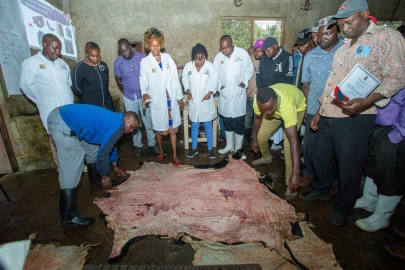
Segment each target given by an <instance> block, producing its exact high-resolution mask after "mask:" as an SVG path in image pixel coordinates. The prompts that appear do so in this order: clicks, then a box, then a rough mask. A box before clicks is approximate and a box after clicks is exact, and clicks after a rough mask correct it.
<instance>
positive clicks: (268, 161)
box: [252, 158, 271, 166]
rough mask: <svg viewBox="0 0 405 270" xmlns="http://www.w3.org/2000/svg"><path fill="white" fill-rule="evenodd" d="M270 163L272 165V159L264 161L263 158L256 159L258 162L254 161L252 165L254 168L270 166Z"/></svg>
mask: <svg viewBox="0 0 405 270" xmlns="http://www.w3.org/2000/svg"><path fill="white" fill-rule="evenodd" d="M270 163H271V159H269V160H266V159H263V158H260V159H256V160H254V161H252V165H253V166H258V165H264V164H270Z"/></svg>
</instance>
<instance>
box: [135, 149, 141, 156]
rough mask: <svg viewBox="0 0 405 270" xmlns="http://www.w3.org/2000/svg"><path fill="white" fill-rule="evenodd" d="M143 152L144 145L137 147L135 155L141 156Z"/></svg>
mask: <svg viewBox="0 0 405 270" xmlns="http://www.w3.org/2000/svg"><path fill="white" fill-rule="evenodd" d="M141 153H142V147H135V156H136V157H140V156H141Z"/></svg>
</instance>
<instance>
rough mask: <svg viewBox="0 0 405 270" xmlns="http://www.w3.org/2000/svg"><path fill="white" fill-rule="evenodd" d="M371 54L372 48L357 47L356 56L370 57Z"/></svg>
mask: <svg viewBox="0 0 405 270" xmlns="http://www.w3.org/2000/svg"><path fill="white" fill-rule="evenodd" d="M370 52H371V46H359V47H357V50H356V52H355V53H354V55H355V56H369V55H370Z"/></svg>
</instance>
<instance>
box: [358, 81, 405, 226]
mask: <svg viewBox="0 0 405 270" xmlns="http://www.w3.org/2000/svg"><path fill="white" fill-rule="evenodd" d="M404 152H405V88H403V89H402V90H401V91H400V92H399V93H398V94H396V95H395V96H393V97H392V99H391V101H390V103H389V104H388V105H387V106H386V107H384V108H382V109H378V111H377V119H376V125H375V128H374V131H373V135H372V136H371V139H370V144H369V149H368V155H367V163H366V174H367V177H366V182H365V184H364V190H363V196H362V197H361V198H360V199H358V200H357V201H356V204H355V205H354V208H361V209H365V210H367V211H369V212H373V214H372V215H371V216H369V217H368V218H365V219H359V220H357V221H356V226H357V227H359V228H360V229H362V230H365V231H367V232H375V231H377V230H379V229H383V228H386V227H388V225H389V224H390V222H389V220H390V217H391V215H392V214H393V213H394V212H395V208H396V207H397V205H398V203H399V202H400V200H401V198H402V196H403V194H404V193H405V179H404V175H405V157H404Z"/></svg>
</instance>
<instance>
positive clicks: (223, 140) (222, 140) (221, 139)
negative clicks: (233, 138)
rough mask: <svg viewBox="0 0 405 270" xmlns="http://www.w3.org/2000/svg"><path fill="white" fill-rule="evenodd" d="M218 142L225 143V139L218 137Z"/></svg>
mask: <svg viewBox="0 0 405 270" xmlns="http://www.w3.org/2000/svg"><path fill="white" fill-rule="evenodd" d="M218 141H219V142H225V141H226V140H225V137H222V136H221V137H219V139H218Z"/></svg>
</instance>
